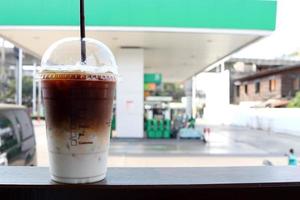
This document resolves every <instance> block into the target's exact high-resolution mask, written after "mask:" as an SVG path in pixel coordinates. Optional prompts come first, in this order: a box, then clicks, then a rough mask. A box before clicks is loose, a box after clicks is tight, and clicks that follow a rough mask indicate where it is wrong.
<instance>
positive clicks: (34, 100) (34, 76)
mask: <svg viewBox="0 0 300 200" xmlns="http://www.w3.org/2000/svg"><path fill="white" fill-rule="evenodd" d="M33 67H34V68H33V71H32V115H33V116H36V62H34V63H33Z"/></svg>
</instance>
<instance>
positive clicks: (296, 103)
mask: <svg viewBox="0 0 300 200" xmlns="http://www.w3.org/2000/svg"><path fill="white" fill-rule="evenodd" d="M288 107H289V108H300V92H297V93H296V96H295V97H294V98H293V99H292V100H291V101H290V102H289V104H288Z"/></svg>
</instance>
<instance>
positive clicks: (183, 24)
mask: <svg viewBox="0 0 300 200" xmlns="http://www.w3.org/2000/svg"><path fill="white" fill-rule="evenodd" d="M1 4H2V6H3V8H5V9H4V10H3V13H2V14H1V18H0V77H1V78H0V102H1V103H3V105H1V106H0V153H1V155H0V165H1V164H2V165H38V166H48V154H47V141H46V126H45V119H44V108H43V102H42V96H41V95H42V91H41V84H40V81H39V80H38V79H37V78H36V77H37V71H38V70H39V68H40V62H41V57H42V55H43V53H44V52H45V50H46V49H47V47H49V46H50V45H51V44H52V43H53V42H55V41H57V40H59V39H62V38H64V37H72V36H74V37H78V36H79V28H78V23H79V17H78V16H77V15H78V9H79V5H77V2H75V1H70V0H69V1H59V0H54V1H51V2H46V1H38V0H28V1H26V2H25V1H24V2H23V1H22V2H18V3H17V2H16V1H12V2H8V1H3V2H1ZM15 4H18V5H15ZM299 7H300V1H298V0H278V1H276V0H221V1H208V0H205V1H197V0H189V1H181V0H174V1H167V0H163V1H162V0H161V1H159V0H153V1H151V2H150V1H144V0H143V1H141V0H139V1H138V0H132V1H117V0H112V1H108V0H102V1H97V2H95V1H91V0H86V23H87V37H92V38H95V39H97V40H100V41H102V42H104V43H105V44H106V45H107V46H108V47H109V48H111V50H112V52H113V53H114V55H115V57H116V60H117V63H118V66H119V74H120V81H119V82H118V86H117V91H116V98H115V101H114V110H113V112H114V113H113V119H112V131H111V138H112V139H111V148H110V157H109V166H113V167H152V166H153V167H187V166H190V167H200V166H259V165H288V164H291V163H292V162H291V160H296V162H293V165H294V164H295V163H296V164H297V163H298V161H297V154H298V152H299V151H300V148H299V144H300V125H299V123H298V119H299V118H300V37H299V35H300V26H299V25H298V23H297V22H298V19H299V18H300V13H299V12H298V8H299ZM7 104H9V105H7ZM24 135H27V136H26V137H25V136H24ZM28 138H29V139H28ZM291 149H293V151H294V152H293V151H290V150H291ZM21 154H22V156H20V155H21Z"/></svg>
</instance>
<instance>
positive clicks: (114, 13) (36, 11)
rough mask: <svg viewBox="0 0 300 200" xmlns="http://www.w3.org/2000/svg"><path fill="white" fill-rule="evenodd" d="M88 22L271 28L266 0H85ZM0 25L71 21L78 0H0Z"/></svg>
mask: <svg viewBox="0 0 300 200" xmlns="http://www.w3.org/2000/svg"><path fill="white" fill-rule="evenodd" d="M85 4H86V23H87V25H89V26H125V27H177V28H213V29H242V30H274V29H275V21H276V1H270V0H268V1H267V0H86V1H85ZM1 8H2V9H1V15H0V26H1V25H2V26H15V25H16V26H75V25H78V24H79V13H78V12H79V0H50V1H49V0H9V1H2V2H1Z"/></svg>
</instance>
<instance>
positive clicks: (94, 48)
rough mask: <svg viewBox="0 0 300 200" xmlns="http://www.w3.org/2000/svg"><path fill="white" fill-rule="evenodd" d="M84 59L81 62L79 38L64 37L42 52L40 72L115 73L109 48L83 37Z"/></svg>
mask: <svg viewBox="0 0 300 200" xmlns="http://www.w3.org/2000/svg"><path fill="white" fill-rule="evenodd" d="M83 41H84V42H85V45H86V60H85V62H84V63H83V62H81V40H80V38H65V39H62V40H59V41H57V42H55V43H53V44H52V45H51V46H50V47H49V48H48V49H47V50H46V52H45V53H44V55H43V58H42V63H41V66H42V68H41V72H42V73H43V72H45V71H47V72H73V71H77V72H78V71H79V72H86V73H93V74H100V73H112V74H115V75H117V73H118V67H117V64H116V60H115V57H114V55H113V54H112V52H111V51H110V49H109V48H108V47H107V46H106V45H105V44H103V43H101V42H99V41H97V40H95V39H91V38H84V39H83Z"/></svg>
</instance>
